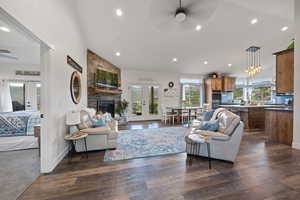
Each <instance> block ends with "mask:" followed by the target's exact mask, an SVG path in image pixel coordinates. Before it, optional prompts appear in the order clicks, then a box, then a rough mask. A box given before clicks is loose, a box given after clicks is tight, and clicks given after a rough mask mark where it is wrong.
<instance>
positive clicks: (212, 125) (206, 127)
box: [198, 121, 219, 132]
mask: <svg viewBox="0 0 300 200" xmlns="http://www.w3.org/2000/svg"><path fill="white" fill-rule="evenodd" d="M198 130H202V131H214V132H216V131H218V130H219V122H217V121H216V122H206V123H204V124H203V126H202V127H200V128H199V129H198Z"/></svg>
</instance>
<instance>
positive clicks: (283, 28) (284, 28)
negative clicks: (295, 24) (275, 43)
mask: <svg viewBox="0 0 300 200" xmlns="http://www.w3.org/2000/svg"><path fill="white" fill-rule="evenodd" d="M288 29H289V27H287V26H284V27H282V28H281V31H282V32H284V31H287V30H288Z"/></svg>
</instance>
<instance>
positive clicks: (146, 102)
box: [128, 83, 162, 121]
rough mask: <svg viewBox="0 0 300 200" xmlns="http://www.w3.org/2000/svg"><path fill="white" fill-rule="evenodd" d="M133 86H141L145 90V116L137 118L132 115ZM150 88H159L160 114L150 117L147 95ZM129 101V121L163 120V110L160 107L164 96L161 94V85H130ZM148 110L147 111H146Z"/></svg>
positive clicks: (143, 109)
mask: <svg viewBox="0 0 300 200" xmlns="http://www.w3.org/2000/svg"><path fill="white" fill-rule="evenodd" d="M132 86H141V87H142V88H143V95H142V96H143V100H142V101H145V105H143V108H142V113H144V112H145V113H146V114H145V115H142V116H135V115H132V109H131V108H132V107H131V89H130V88H131V87H132ZM149 86H156V87H158V99H159V100H158V114H157V115H150V114H149V110H148V109H147V108H149V99H148V96H145V95H147V93H145V91H146V89H145V88H147V87H149ZM128 100H129V109H128V121H151V120H160V119H161V109H160V105H161V102H162V94H161V86H160V84H155V83H153V84H151V83H136V84H131V83H130V84H128ZM145 108H146V109H145Z"/></svg>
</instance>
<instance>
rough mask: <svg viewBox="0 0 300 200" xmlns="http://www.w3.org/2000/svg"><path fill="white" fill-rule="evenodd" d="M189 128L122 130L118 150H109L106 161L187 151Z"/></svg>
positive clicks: (105, 157)
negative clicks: (186, 141) (186, 137)
mask: <svg viewBox="0 0 300 200" xmlns="http://www.w3.org/2000/svg"><path fill="white" fill-rule="evenodd" d="M189 132H190V130H189V129H187V128H182V127H170V128H155V129H142V130H128V131H121V132H120V133H119V137H118V146H117V149H116V150H107V151H106V152H105V156H104V161H105V162H109V161H116V160H128V159H133V158H145V157H151V156H161V155H168V154H176V153H183V152H185V141H184V136H185V135H187V134H188V133H189Z"/></svg>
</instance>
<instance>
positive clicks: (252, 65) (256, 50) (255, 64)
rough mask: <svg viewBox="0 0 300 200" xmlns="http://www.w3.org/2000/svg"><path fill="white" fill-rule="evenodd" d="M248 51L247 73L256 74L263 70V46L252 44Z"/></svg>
mask: <svg viewBox="0 0 300 200" xmlns="http://www.w3.org/2000/svg"><path fill="white" fill-rule="evenodd" d="M246 52H247V69H246V73H247V74H248V75H249V76H252V77H253V76H255V75H256V74H257V73H258V72H261V70H262V69H263V67H262V66H261V63H260V57H261V48H260V47H256V46H251V47H249V48H248V49H246Z"/></svg>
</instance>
